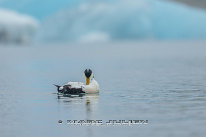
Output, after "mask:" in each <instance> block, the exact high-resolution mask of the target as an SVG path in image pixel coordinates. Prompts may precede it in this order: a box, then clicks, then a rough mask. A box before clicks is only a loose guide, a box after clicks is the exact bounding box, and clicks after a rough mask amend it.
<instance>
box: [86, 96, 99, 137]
mask: <svg viewBox="0 0 206 137" xmlns="http://www.w3.org/2000/svg"><path fill="white" fill-rule="evenodd" d="M98 102H99V94H88V95H87V96H86V119H87V120H96V119H97V118H96V117H95V115H96V113H97V111H98ZM86 131H87V136H88V137H93V128H92V127H89V126H88V127H87V130H86Z"/></svg>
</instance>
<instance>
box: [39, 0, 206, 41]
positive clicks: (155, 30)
mask: <svg viewBox="0 0 206 137" xmlns="http://www.w3.org/2000/svg"><path fill="white" fill-rule="evenodd" d="M205 24H206V12H204V11H201V10H198V9H194V8H191V7H187V6H184V5H181V4H177V3H172V2H168V1H160V0H144V1H143V0H126V1H125V0H120V1H113V2H103V1H100V2H94V1H93V2H87V3H85V2H84V3H82V4H80V5H79V6H78V7H73V8H72V9H71V8H70V9H65V10H63V11H61V12H59V13H57V14H56V15H54V16H52V17H50V18H49V19H47V20H46V21H45V22H44V24H43V26H42V29H41V32H40V33H39V34H40V35H39V37H40V38H41V39H43V40H47V41H83V42H85V41H107V40H132V39H133V40H134V39H202V38H206V26H205ZM95 34H97V36H95Z"/></svg>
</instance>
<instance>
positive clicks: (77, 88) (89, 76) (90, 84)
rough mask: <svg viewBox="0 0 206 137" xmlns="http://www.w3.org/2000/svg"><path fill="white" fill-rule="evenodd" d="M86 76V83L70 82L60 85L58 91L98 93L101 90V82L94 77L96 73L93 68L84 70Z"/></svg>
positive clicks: (65, 92) (66, 92)
mask: <svg viewBox="0 0 206 137" xmlns="http://www.w3.org/2000/svg"><path fill="white" fill-rule="evenodd" d="M84 74H85V77H86V84H84V83H82V82H68V83H67V84H66V85H64V86H58V85H55V86H56V87H57V91H58V93H63V94H74V95H75V94H77V95H78V94H85V93H87V94H92V93H98V92H99V84H98V83H97V81H96V80H95V79H94V75H93V73H92V70H91V69H86V70H85V71H84Z"/></svg>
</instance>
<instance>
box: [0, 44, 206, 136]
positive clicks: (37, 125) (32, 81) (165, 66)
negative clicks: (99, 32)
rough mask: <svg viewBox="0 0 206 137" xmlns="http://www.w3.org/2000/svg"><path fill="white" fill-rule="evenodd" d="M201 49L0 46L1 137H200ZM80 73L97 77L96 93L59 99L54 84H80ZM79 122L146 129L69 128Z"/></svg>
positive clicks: (203, 98)
mask: <svg viewBox="0 0 206 137" xmlns="http://www.w3.org/2000/svg"><path fill="white" fill-rule="evenodd" d="M204 43H205V42H170V43H167V42H123V43H105V44H85V45H83V44H79V45H78V44H76V45H74V44H42V45H34V46H20V47H17V46H0V62H1V65H0V110H1V111H0V135H1V136H4V137H10V136H13V137H19V136H21V137H27V136H30V137H36V136H40V137H41V136H49V137H56V136H61V137H66V136H89V137H92V136H100V137H104V136H105V134H107V136H119V137H123V136H129V137H136V136H138V135H140V136H153V137H159V136H165V137H172V136H182V137H194V136H195V137H201V136H204V134H205V133H206V132H205V130H204V129H205V124H206V119H205V115H206V90H205V89H206V86H205V83H206V71H205V70H206V63H205V59H206V54H205V50H206V47H205V45H204ZM57 45H58V46H57ZM85 68H91V69H92V70H93V71H94V75H95V79H96V80H97V81H98V82H99V84H100V88H101V89H100V94H99V95H98V94H97V95H86V96H82V97H73V98H70V97H63V96H58V95H57V94H56V88H55V87H54V86H53V85H52V84H54V83H55V84H64V83H66V82H67V81H69V80H72V81H81V82H84V74H83V71H84V69H85ZM84 119H92V120H103V121H104V122H105V121H108V120H148V124H143V125H133V126H100V127H98V126H74V125H68V124H66V121H67V120H84ZM58 120H62V121H63V123H62V124H58Z"/></svg>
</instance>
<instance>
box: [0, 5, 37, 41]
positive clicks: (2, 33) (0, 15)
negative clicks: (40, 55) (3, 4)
mask: <svg viewBox="0 0 206 137" xmlns="http://www.w3.org/2000/svg"><path fill="white" fill-rule="evenodd" d="M37 28H38V22H37V20H35V19H34V18H32V17H30V16H27V15H22V14H19V13H17V12H14V11H10V10H5V9H0V42H1V43H25V42H29V41H31V39H32V37H33V35H34V33H35V31H36V30H37Z"/></svg>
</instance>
